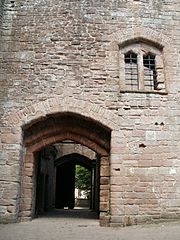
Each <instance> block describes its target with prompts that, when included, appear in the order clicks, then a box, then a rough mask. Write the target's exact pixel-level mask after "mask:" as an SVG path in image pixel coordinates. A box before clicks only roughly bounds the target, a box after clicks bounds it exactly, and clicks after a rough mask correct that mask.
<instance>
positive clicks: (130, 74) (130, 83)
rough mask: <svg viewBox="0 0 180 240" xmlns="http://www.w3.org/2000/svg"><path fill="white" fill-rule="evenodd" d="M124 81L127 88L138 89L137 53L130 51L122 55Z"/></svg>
mask: <svg viewBox="0 0 180 240" xmlns="http://www.w3.org/2000/svg"><path fill="white" fill-rule="evenodd" d="M124 62H125V81H126V86H127V88H128V89H129V90H137V89H138V63H137V54H136V53H134V52H132V51H130V52H127V53H126V54H125V55H124Z"/></svg>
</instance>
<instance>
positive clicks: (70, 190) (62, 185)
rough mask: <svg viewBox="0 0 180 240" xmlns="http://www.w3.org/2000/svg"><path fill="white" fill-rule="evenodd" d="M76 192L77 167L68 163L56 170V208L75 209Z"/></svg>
mask: <svg viewBox="0 0 180 240" xmlns="http://www.w3.org/2000/svg"><path fill="white" fill-rule="evenodd" d="M74 190H75V165H74V164H72V162H66V163H64V164H62V165H60V166H58V167H57V169H56V203H55V207H56V208H58V209H60V208H64V207H68V208H69V209H73V208H74V201H75V198H74Z"/></svg>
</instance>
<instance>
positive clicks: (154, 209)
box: [0, 0, 180, 226]
mask: <svg viewBox="0 0 180 240" xmlns="http://www.w3.org/2000/svg"><path fill="white" fill-rule="evenodd" d="M3 5H4V7H3ZM2 9H3V11H2ZM179 10H180V2H179V0H171V1H170V0H148V1H144V0H139V1H133V0H119V1H118V0H116V1H113V0H112V1H111V0H96V1H95V0H91V1H89V0H83V1H82V0H80V1H76V0H14V1H10V0H5V1H1V4H0V26H1V36H0V62H1V66H0V86H1V88H0V117H1V125H0V126H1V128H0V206H1V208H0V217H1V221H5V222H6V221H17V219H18V215H19V208H20V202H21V201H20V200H21V198H22V192H23V190H25V189H27V188H28V187H30V189H31V185H32V184H31V183H32V177H33V176H31V173H32V169H31V170H30V172H27V175H26V172H23V169H25V168H24V165H23V163H33V161H34V160H33V154H32V152H31V153H27V152H26V149H25V147H24V142H23V132H24V129H26V128H28V127H29V126H31V125H32V124H34V123H35V122H37V121H39V120H41V121H43V119H44V118H46V117H47V116H49V115H53V116H55V115H56V114H59V113H63V112H73V113H74V114H77V115H80V116H83V117H85V118H86V119H92V121H96V122H97V123H98V124H99V125H103V126H105V127H107V128H109V129H110V130H111V148H110V158H109V161H110V164H109V165H110V169H108V167H107V166H103V164H102V166H103V167H102V168H101V173H102V175H103V177H102V179H100V181H101V182H102V183H103V182H106V183H105V184H104V185H105V186H106V187H107V186H109V185H108V183H107V182H109V178H108V179H107V181H106V177H107V176H108V175H110V190H109V194H108V195H107V194H105V196H103V197H102V199H104V200H103V202H102V203H101V202H100V204H101V205H103V204H104V205H107V206H108V208H107V209H109V210H108V211H107V212H106V213H105V215H106V217H107V218H108V219H110V225H112V226H114V225H124V226H126V225H131V224H136V223H142V222H151V221H159V220H161V219H179V218H180V163H179V162H180V161H179V160H180V159H179V156H180V96H179V94H180V81H179V77H180V59H179V52H180V34H179V31H180V29H179V26H180V11H179ZM1 22H2V24H1ZM132 39H136V40H137V39H144V40H146V41H147V43H148V42H149V41H150V42H153V43H154V44H155V45H156V46H163V50H162V55H163V66H164V69H163V72H164V75H165V84H166V91H164V92H162V93H160V92H127V91H124V90H123V91H121V80H122V79H121V77H120V76H121V73H120V66H119V57H118V56H119V54H118V51H119V46H121V44H123V43H124V42H127V41H130V40H132ZM71 137H72V135H71ZM86 137H87V141H88V140H92V139H94V142H95V137H94V136H90V135H89V136H86ZM78 139H79V142H80V143H82V142H83V143H84V145H86V146H87V145H88V147H89V146H90V145H91V146H92V149H93V150H94V151H95V152H96V148H98V147H99V145H98V146H96V144H95V143H94V145H93V144H91V143H90V141H89V142H88V144H86V143H85V142H86V141H85V140H84V139H85V138H83V139H81V137H79V138H78ZM55 140H56V139H55V138H53V137H52V138H51V139H48V141H49V143H55ZM71 140H72V139H71ZM81 140H82V141H81ZM42 141H43V144H45V145H46V139H42V140H41V146H42ZM53 141H54V142H53ZM99 144H100V143H99ZM101 152H102V151H101ZM25 153H26V156H25ZM28 154H29V155H28ZM102 155H103V154H102ZM24 156H25V157H24ZM106 160H107V159H106ZM105 162H106V161H105ZM22 176H24V177H23V179H22ZM22 180H23V184H22ZM24 186H26V187H24ZM22 188H23V189H22ZM31 190H32V189H31ZM107 196H108V198H109V200H107ZM23 201H25V202H24V204H25V205H26V204H27V205H28V206H30V205H31V201H32V199H31V198H28V197H27V198H25V199H24V200H23ZM104 201H105V202H104ZM108 201H109V202H108ZM108 204H110V207H109V205H108ZM27 208H29V207H27ZM29 211H31V209H28V210H27V209H26V211H25V212H24V213H23V214H24V217H25V218H27V217H29V216H31V212H29ZM107 215H108V216H107ZM102 218H103V217H102Z"/></svg>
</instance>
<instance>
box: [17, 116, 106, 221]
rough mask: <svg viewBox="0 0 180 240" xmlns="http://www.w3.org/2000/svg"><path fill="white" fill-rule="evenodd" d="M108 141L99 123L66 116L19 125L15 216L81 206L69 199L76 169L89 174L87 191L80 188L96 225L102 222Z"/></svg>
mask: <svg viewBox="0 0 180 240" xmlns="http://www.w3.org/2000/svg"><path fill="white" fill-rule="evenodd" d="M110 136H111V131H110V129H109V128H107V127H105V126H103V125H102V124H100V123H99V122H96V121H95V120H92V119H90V118H85V117H83V116H81V115H78V114H74V113H69V112H68V113H63V114H57V115H53V116H47V117H45V118H44V119H39V121H37V122H35V123H31V124H30V125H29V126H25V128H24V146H25V149H26V151H25V156H24V165H23V169H22V186H21V187H22V194H21V205H20V217H21V218H23V217H26V218H27V217H31V218H32V217H35V216H36V215H41V214H43V213H44V212H47V211H49V210H52V209H65V210H66V209H71V210H72V209H74V208H76V207H78V206H77V205H78V204H79V207H81V206H82V203H81V204H80V203H79V202H80V201H81V200H80V199H76V198H75V186H76V184H77V183H76V181H75V180H76V168H78V167H77V166H80V167H81V168H83V167H84V168H85V169H86V170H87V172H88V173H89V175H90V186H89V189H84V191H87V194H89V196H88V197H87V196H86V197H87V199H88V200H89V205H87V207H88V208H89V209H91V210H93V211H95V212H96V213H97V215H98V216H100V221H101V219H104V218H106V217H105V216H106V213H107V212H109V205H110V204H109V191H110V184H109V178H110V175H109V172H110V170H109V165H110V163H109V152H110ZM81 191H83V189H81ZM27 200H28V201H27ZM30 200H31V201H30ZM78 201H79V202H78ZM81 202H83V201H81ZM84 202H85V201H84ZM84 208H85V206H84Z"/></svg>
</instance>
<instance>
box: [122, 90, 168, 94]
mask: <svg viewBox="0 0 180 240" xmlns="http://www.w3.org/2000/svg"><path fill="white" fill-rule="evenodd" d="M120 93H144V94H160V95H167V94H168V92H166V91H163V92H161V91H158V90H153V91H150V90H149V91H148V90H120Z"/></svg>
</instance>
